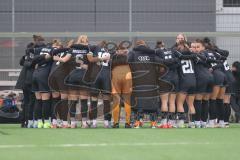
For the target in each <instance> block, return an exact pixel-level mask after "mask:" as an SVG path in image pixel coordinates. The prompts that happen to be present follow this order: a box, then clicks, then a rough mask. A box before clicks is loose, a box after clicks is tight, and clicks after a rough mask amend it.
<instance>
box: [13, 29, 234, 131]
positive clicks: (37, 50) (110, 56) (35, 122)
mask: <svg viewBox="0 0 240 160" xmlns="http://www.w3.org/2000/svg"><path fill="white" fill-rule="evenodd" d="M130 48H131V42H128V41H123V42H121V43H119V44H117V45H116V44H114V43H112V42H106V41H102V42H100V43H99V44H97V45H91V44H89V41H88V37H87V36H86V35H81V36H79V37H78V39H77V40H76V41H74V40H70V41H68V42H66V43H63V42H61V41H60V40H57V39H54V40H53V41H52V42H50V43H45V41H44V38H43V37H41V36H38V35H34V36H33V42H31V43H29V44H28V45H27V49H26V54H25V55H24V56H23V57H22V59H21V61H20V65H22V66H23V68H24V69H23V70H22V72H21V74H20V77H19V80H18V83H17V86H19V84H20V83H21V84H20V85H21V87H17V88H21V89H23V94H24V99H25V100H24V108H25V117H26V118H25V119H24V122H23V124H22V125H23V126H25V127H27V128H76V127H77V124H78V123H77V121H78V120H79V119H81V127H82V128H96V127H97V126H98V124H99V122H98V119H99V115H100V113H99V112H100V111H99V108H100V107H99V104H100V103H99V102H100V101H101V102H102V104H101V105H102V108H103V109H102V114H101V115H102V117H103V126H104V128H119V123H120V122H119V121H120V111H121V110H120V109H121V106H123V107H124V111H125V128H141V127H142V126H143V119H144V117H146V115H148V117H149V121H150V127H151V128H185V127H188V128H207V127H208V128H215V127H221V128H224V127H228V125H229V117H230V114H231V108H230V97H231V93H232V92H233V83H234V81H235V78H234V75H233V74H232V70H234V66H232V70H231V69H230V66H229V65H228V63H227V58H228V56H229V52H228V51H227V50H223V49H220V48H218V46H216V45H215V44H214V43H213V42H211V40H210V39H209V38H204V39H196V40H195V41H192V42H188V41H187V38H186V36H185V35H184V34H179V35H178V36H177V37H176V43H175V44H174V46H172V47H171V48H167V47H165V44H164V42H162V41H158V42H157V44H156V47H155V48H154V49H152V48H150V47H148V45H147V44H146V42H145V41H143V40H137V41H136V43H135V44H134V47H133V48H132V49H130ZM19 81H20V82H19ZM78 106H80V112H79V111H78V109H77V108H78Z"/></svg>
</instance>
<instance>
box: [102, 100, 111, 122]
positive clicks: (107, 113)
mask: <svg viewBox="0 0 240 160" xmlns="http://www.w3.org/2000/svg"><path fill="white" fill-rule="evenodd" d="M103 106H104V108H103V114H104V120H107V121H111V118H112V114H111V113H110V110H111V105H110V101H109V100H103Z"/></svg>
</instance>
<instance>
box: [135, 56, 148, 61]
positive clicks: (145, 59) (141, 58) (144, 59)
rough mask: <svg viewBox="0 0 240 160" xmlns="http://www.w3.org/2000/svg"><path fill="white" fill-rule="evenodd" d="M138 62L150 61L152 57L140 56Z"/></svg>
mask: <svg viewBox="0 0 240 160" xmlns="http://www.w3.org/2000/svg"><path fill="white" fill-rule="evenodd" d="M138 60H139V61H150V57H149V56H138Z"/></svg>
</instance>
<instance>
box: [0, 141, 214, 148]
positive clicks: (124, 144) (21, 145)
mask: <svg viewBox="0 0 240 160" xmlns="http://www.w3.org/2000/svg"><path fill="white" fill-rule="evenodd" d="M209 144H210V143H209V142H199V143H198V142H196V143H195V142H160V143H95V144H94V143H92V144H91V143H82V144H81V143H80V144H49V145H35V144H33V145H28V144H26V145H24V144H20V145H0V149H6V148H35V147H51V148H52V147H53V148H69V147H108V146H169V145H209Z"/></svg>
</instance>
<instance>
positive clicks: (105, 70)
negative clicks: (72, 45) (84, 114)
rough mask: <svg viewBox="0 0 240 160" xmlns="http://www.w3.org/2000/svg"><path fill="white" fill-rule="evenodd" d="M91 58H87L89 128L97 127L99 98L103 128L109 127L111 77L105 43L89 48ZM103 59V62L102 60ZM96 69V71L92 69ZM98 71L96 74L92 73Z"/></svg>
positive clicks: (108, 55) (108, 54)
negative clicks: (89, 90) (89, 97)
mask: <svg viewBox="0 0 240 160" xmlns="http://www.w3.org/2000/svg"><path fill="white" fill-rule="evenodd" d="M91 50H92V53H93V54H92V57H91V58H89V60H90V62H92V63H90V64H89V69H90V66H91V72H92V75H91V76H92V80H93V81H94V82H93V83H92V85H91V105H90V110H91V111H90V116H89V117H90V120H91V121H92V122H91V127H92V128H96V127H97V111H98V110H97V109H98V107H97V105H98V99H99V98H100V96H101V97H102V99H103V115H104V128H109V127H110V126H111V113H110V111H111V105H110V100H111V76H110V63H109V60H110V53H109V52H108V51H107V49H106V42H105V41H102V42H101V43H99V44H98V45H97V46H91ZM103 59H104V60H103ZM94 68H97V69H94ZM94 70H98V72H94Z"/></svg>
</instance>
